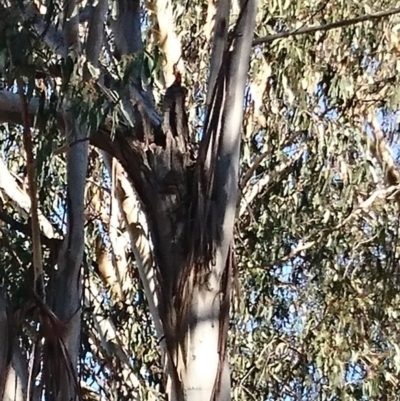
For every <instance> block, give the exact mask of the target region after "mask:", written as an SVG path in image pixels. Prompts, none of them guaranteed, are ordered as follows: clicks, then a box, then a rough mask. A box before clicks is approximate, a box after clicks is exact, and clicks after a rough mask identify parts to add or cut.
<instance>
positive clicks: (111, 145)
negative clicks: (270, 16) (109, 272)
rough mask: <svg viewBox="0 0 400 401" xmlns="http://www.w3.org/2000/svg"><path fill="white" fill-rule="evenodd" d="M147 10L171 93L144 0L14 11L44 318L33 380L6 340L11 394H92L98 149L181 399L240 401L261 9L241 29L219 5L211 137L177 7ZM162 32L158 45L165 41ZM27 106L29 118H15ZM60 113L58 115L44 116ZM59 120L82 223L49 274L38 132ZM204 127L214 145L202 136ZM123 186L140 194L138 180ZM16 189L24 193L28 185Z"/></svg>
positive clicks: (11, 102) (13, 79)
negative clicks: (242, 213)
mask: <svg viewBox="0 0 400 401" xmlns="http://www.w3.org/2000/svg"><path fill="white" fill-rule="evenodd" d="M147 7H148V10H149V11H151V13H152V15H150V18H154V21H153V29H154V32H153V33H151V32H149V35H150V36H151V38H152V40H153V41H156V42H155V43H156V46H158V47H159V48H161V50H162V56H163V59H164V63H163V66H162V68H161V69H160V71H156V72H155V73H159V75H160V77H159V78H160V79H161V80H163V81H164V82H165V85H166V87H167V90H166V92H165V95H164V96H163V99H162V100H160V101H159V102H157V101H156V100H155V92H156V88H155V87H154V85H153V82H148V80H149V78H152V77H151V76H149V74H148V71H147V70H149V69H151V67H150V66H149V64H150V63H153V64H154V62H155V60H154V57H153V56H152V55H151V54H150V55H149V52H148V50H146V49H145V46H144V43H143V36H144V35H143V33H144V30H143V28H142V25H143V24H142V22H143V21H142V20H141V5H140V2H139V1H126V0H119V1H116V2H110V4H108V2H107V0H101V1H99V2H96V3H94V4H89V3H88V4H87V5H86V8H84V9H82V5H81V4H80V3H79V2H76V1H74V0H65V1H64V2H60V3H58V2H51V3H40V2H25V3H22V4H20V3H17V2H14V3H13V2H6V3H5V4H3V5H2V6H1V13H2V21H1V22H2V30H3V33H4V36H3V47H2V50H3V54H2V55H3V62H4V63H3V65H2V68H3V74H4V76H5V79H6V85H7V89H9V90H8V91H4V92H3V93H2V96H3V100H4V101H5V102H8V106H6V107H8V111H9V112H11V113H10V114H8V115H7V110H4V113H2V114H3V116H2V117H3V118H4V120H5V121H10V122H14V123H20V124H21V125H22V127H23V129H22V134H23V138H24V146H25V152H26V163H27V172H28V188H29V194H30V197H29V200H30V201H29V202H28V206H27V208H28V210H29V213H30V214H31V216H32V218H31V223H32V250H33V263H32V269H33V280H32V296H33V298H32V299H33V305H32V308H33V311H32V313H33V315H34V318H36V319H37V323H39V329H38V330H39V334H38V337H37V338H38V340H37V342H36V348H37V349H36V350H35V351H34V353H33V355H34V357H33V361H32V366H31V367H30V370H29V375H27V374H22V373H20V372H19V370H18V369H17V368H16V366H17V361H16V357H17V355H18V352H17V351H15V350H14V351H15V352H14V351H13V348H12V346H13V340H12V339H11V338H9V341H3V343H2V348H3V350H2V355H3V357H2V361H1V362H2V368H1V376H2V377H3V378H4V381H5V383H3V384H2V387H3V389H5V397H6V399H14V398H13V397H16V398H17V399H24V398H25V396H26V394H30V395H29V396H30V397H40V396H41V395H40V393H41V392H42V391H43V392H44V394H45V397H46V399H57V400H71V399H76V397H78V396H79V388H80V385H79V383H78V376H77V373H78V368H77V367H78V357H79V351H80V344H81V336H80V333H81V322H82V314H81V310H82V309H81V305H82V294H83V287H82V271H81V266H82V262H83V256H84V241H85V236H84V227H85V186H86V177H87V171H88V156H89V143H92V144H93V145H94V146H96V147H97V148H98V149H101V150H102V153H101V154H102V155H103V158H104V160H105V162H106V164H108V167H109V173H110V176H111V177H112V180H113V186H114V189H115V194H116V198H117V199H119V202H120V208H121V211H122V215H123V218H124V221H125V225H126V226H127V227H128V230H129V232H130V234H131V240H132V243H133V244H132V245H133V247H134V248H135V250H136V252H135V257H136V263H137V265H138V266H139V267H138V268H139V271H140V275H141V279H142V285H143V287H144V288H145V293H146V297H147V299H148V301H149V304H150V311H151V314H152V317H153V320H154V325H155V329H156V332H157V336H158V338H159V343H160V346H161V349H162V358H163V369H164V373H165V392H166V394H167V396H168V399H171V400H183V399H190V400H205V399H221V400H227V399H230V381H229V367H228V362H227V356H226V351H225V349H226V336H227V327H228V325H227V320H228V318H229V288H230V282H231V277H232V269H233V267H232V266H233V260H232V258H233V257H232V240H233V224H234V218H235V210H236V203H237V199H238V188H237V187H238V167H239V155H240V142H241V141H240V139H241V122H242V108H243V96H244V89H245V84H246V79H247V70H248V65H249V57H250V50H251V44H252V38H253V31H254V25H255V15H256V2H255V1H254V0H246V1H242V2H240V3H239V9H238V12H237V13H236V21H235V23H234V25H232V24H231V23H230V14H231V4H230V2H229V1H220V2H218V4H217V8H216V10H215V12H214V14H215V15H211V14H210V19H215V21H214V23H213V26H214V28H213V29H212V32H214V33H213V34H212V35H213V40H212V42H213V46H212V50H211V60H212V61H211V64H210V65H211V67H210V77H209V84H208V89H207V92H208V94H209V95H208V104H207V107H206V111H205V123H204V129H203V130H202V132H201V133H199V132H197V133H196V132H190V131H191V130H190V129H189V125H188V118H187V115H186V114H187V112H186V109H185V107H186V106H185V89H184V88H183V87H182V85H181V76H182V74H183V73H184V71H183V68H184V64H183V62H182V54H180V53H181V51H180V48H181V45H180V43H179V40H178V37H177V35H176V32H175V27H174V24H173V22H174V21H173V19H172V10H171V4H170V3H169V2H163V1H156V2H149V3H148V4H147ZM109 8H110V12H109ZM210 13H213V10H210ZM147 16H148V17H149V14H147ZM166 22H167V25H166V24H165V23H166ZM210 22H211V20H210ZM168 24H171V25H168ZM146 40H147V42H148V43H150V38H146ZM174 46H175V47H174ZM143 75H145V76H143ZM146 75H147V76H146ZM38 79H39V80H41V85H42V87H41V88H40V87H39V86H38V81H37V80H38ZM146 81H147V82H146ZM13 88H16V90H17V92H18V94H17V95H14V93H13V90H12V89H13ZM49 101H50V102H49ZM51 103H52V104H51ZM11 109H14V110H18V109H20V110H21V113H20V114H19V115H18V113H17V115H14V114H13V113H12V110H11ZM47 113H49V114H50V115H51V118H49V119H47V121H45V120H46V118H44V119H43V120H42V117H43V116H44V115H45V114H47ZM11 114H12V115H11ZM14 117H15V120H13V118H14ZM50 119H53V122H54V123H55V124H57V128H58V129H59V130H62V132H63V133H64V134H65V147H64V149H62V150H59V151H61V152H65V154H66V192H65V210H66V215H67V218H66V229H65V233H64V235H63V236H64V239H63V240H62V245H61V246H60V247H59V249H58V255H57V261H56V265H55V268H54V269H53V270H52V272H51V273H50V274H49V275H48V277H49V278H48V277H47V275H46V274H45V273H46V272H45V271H44V267H43V262H42V248H41V231H40V228H41V225H40V219H39V211H38V202H37V191H36V185H35V170H34V168H35V167H34V166H35V161H34V149H33V139H32V137H34V136H35V134H36V133H37V131H35V134H34V131H32V129H34V130H38V131H39V135H40V133H41V134H45V131H46V129H47V128H46V127H47V126H48V124H49V120H50ZM198 135H200V136H201V139H200V141H195V140H194V138H195V137H196V136H198ZM112 158H115V159H117V160H118V162H119V163H118V164H117V162H116V161H113V160H112ZM122 181H124V185H129V186H131V188H124V187H123V183H122ZM125 181H126V182H125ZM127 183H128V184H127ZM5 189H6V190H7V188H5ZM129 191H130V192H129ZM127 192H128V193H129V196H131V197H135V196H136V197H137V199H138V200H139V202H140V206H139V205H137V207H139V208H142V209H143V210H144V212H145V223H143V226H144V227H145V228H144V229H147V227H148V229H149V237H143V239H141V235H142V234H140V233H139V232H138V229H137V227H138V224H139V221H138V220H137V219H136V218H135V216H134V211H133V210H129V205H126V202H125V201H126V198H127V197H128V198H129V196H128V195H127ZM8 196H9V198H10V199H11V200H14V201H15V199H13V197H12V194H8ZM135 219H136V220H135ZM117 222H118V217H117ZM142 236H143V235H142ZM46 238H47V239H48V237H46ZM110 240H111V239H110ZM140 240H143V241H151V246H150V248H148V252H150V249H151V255H149V254H147V253H145V250H143V249H139V247H138V246H137V242H138V241H140ZM47 280H49V281H48V282H47ZM46 290H48V291H46ZM4 302H5V301H3V303H4ZM2 309H4V308H2ZM8 327H9V325H8V324H6V322H5V318H4V319H3V324H2V327H1V330H2V332H4V333H3V336H5V337H6V336H7V337H10V336H9V335H8V333H6V332H7V331H8V330H9V328H8ZM15 347H17V345H15ZM13 363H14V365H15V366H14V368H13ZM11 373H13V374H11ZM15 374H16V375H17V377H18V380H17V381H15ZM38 375H40V376H38ZM28 376H30V379H29V381H28V382H27V380H26V379H27V377H28ZM37 377H40V380H39V382H40V384H39V385H38V384H35V380H36V379H35V378H37ZM15 383H17V384H18V385H17V386H16V385H15ZM12 393H13V394H12ZM7 397H8V398H7Z"/></svg>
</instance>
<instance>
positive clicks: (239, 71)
mask: <svg viewBox="0 0 400 401" xmlns="http://www.w3.org/2000/svg"><path fill="white" fill-rule="evenodd" d="M256 3H257V2H256V0H247V1H243V2H242V7H243V11H242V12H241V15H240V16H239V18H240V20H239V22H238V24H239V25H238V32H237V36H238V37H237V38H235V39H234V42H233V48H232V52H231V59H230V64H229V68H230V70H229V72H228V85H227V90H226V94H225V95H226V101H225V106H224V111H223V119H222V132H221V136H222V144H221V147H220V148H219V153H218V159H217V164H216V184H215V187H216V189H217V191H216V207H217V216H218V218H219V220H218V223H217V229H218V230H219V233H218V234H217V235H218V239H217V242H218V246H217V249H216V264H215V266H211V274H210V278H209V282H208V283H207V284H208V285H203V286H201V287H197V288H196V289H195V293H194V296H193V301H192V308H191V311H192V319H191V325H190V330H189V333H188V339H187V341H188V344H189V356H188V361H187V378H186V381H185V392H186V396H187V399H188V400H190V401H204V400H210V399H211V397H212V393H213V390H214V386H215V382H216V377H217V370H218V366H219V359H220V355H219V351H220V350H219V347H218V344H219V338H220V335H221V333H220V324H219V320H220V316H221V315H220V312H221V311H220V308H221V297H220V281H221V278H222V274H223V272H224V269H225V267H226V262H227V257H228V252H229V247H230V246H231V244H232V240H233V226H234V221H235V213H236V204H237V199H238V169H239V156H240V140H241V127H242V118H243V99H244V89H245V85H246V80H247V71H248V66H249V59H250V51H251V42H252V39H253V32H254V26H255V17H256V11H257V6H256ZM221 6H222V7H223V10H222V11H221V12H220V11H217V15H221V14H222V15H224V13H226V10H225V7H228V8H229V5H227V1H222V2H221ZM223 18H226V16H225V17H223ZM225 22H226V24H227V23H228V21H225ZM223 25H224V24H221V26H220V27H219V29H220V31H216V32H215V36H216V46H215V47H214V51H216V52H220V51H221V49H223V46H222V44H221V43H220V39H221V37H222V38H223V37H224V36H225V35H226V34H225V32H224V30H223ZM213 58H214V57H213ZM215 60H216V61H215V62H214V65H217V66H218V65H219V66H220V65H221V64H222V61H221V60H222V56H221V54H219V53H217V54H215ZM223 68H224V67H223ZM210 85H211V87H210V89H211V90H213V89H214V86H215V72H213V71H212V73H211V76H210ZM224 334H226V333H224ZM216 391H217V392H216V394H215V395H214V397H215V400H218V401H228V400H230V375H229V366H228V362H227V359H226V358H225V361H224V365H223V371H222V377H221V382H220V388H219V389H216Z"/></svg>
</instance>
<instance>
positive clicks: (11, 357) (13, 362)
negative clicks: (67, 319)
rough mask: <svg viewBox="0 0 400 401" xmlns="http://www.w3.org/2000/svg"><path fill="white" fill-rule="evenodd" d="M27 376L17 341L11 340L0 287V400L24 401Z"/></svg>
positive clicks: (4, 300)
mask: <svg viewBox="0 0 400 401" xmlns="http://www.w3.org/2000/svg"><path fill="white" fill-rule="evenodd" d="M27 383H28V374H27V366H26V360H25V356H24V355H23V354H22V352H21V349H20V347H19V344H18V340H16V339H13V338H11V327H10V320H9V317H8V314H7V302H6V299H5V295H4V292H3V289H2V288H1V287H0V400H1V401H24V400H26V394H27V392H26V390H27Z"/></svg>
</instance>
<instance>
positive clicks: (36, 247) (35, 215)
mask: <svg viewBox="0 0 400 401" xmlns="http://www.w3.org/2000/svg"><path fill="white" fill-rule="evenodd" d="M18 93H19V97H20V99H21V113H22V121H23V137H24V147H25V151H26V170H27V173H28V183H29V188H28V189H29V197H30V198H31V214H32V221H31V225H32V246H33V271H34V277H35V281H34V291H35V292H36V293H37V294H38V295H39V296H40V297H43V296H44V283H43V261H42V245H41V241H40V226H39V212H38V200H37V190H36V180H35V161H34V158H33V151H32V149H33V145H32V135H31V124H30V121H29V111H28V102H27V99H26V96H25V93H24V84H23V82H22V80H21V79H18Z"/></svg>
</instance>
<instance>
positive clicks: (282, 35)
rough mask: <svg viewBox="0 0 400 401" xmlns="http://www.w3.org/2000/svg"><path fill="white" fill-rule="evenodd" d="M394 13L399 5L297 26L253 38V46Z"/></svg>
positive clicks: (398, 11) (397, 11) (398, 10)
mask: <svg viewBox="0 0 400 401" xmlns="http://www.w3.org/2000/svg"><path fill="white" fill-rule="evenodd" d="M395 14H400V7H399V8H391V9H389V10H385V11H379V12H376V13H372V14H365V15H359V16H358V17H354V18H350V19H346V20H341V21H335V22H331V23H329V24H323V25H317V26H309V27H302V28H298V29H292V30H290V31H286V32H279V33H275V34H273V35H267V36H264V37H262V38H257V39H254V40H253V46H257V45H260V44H265V43H271V42H273V41H274V40H277V39H283V38H288V37H292V36H297V35H307V34H311V33H315V32H326V31H330V30H332V29H336V28H343V27H346V26H350V25H354V24H358V23H360V22H366V21H373V20H377V19H381V18H385V17H389V16H391V15H395Z"/></svg>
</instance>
